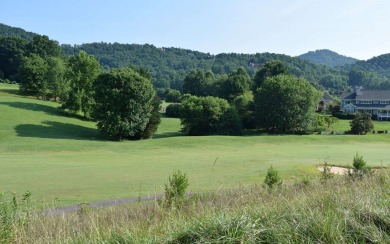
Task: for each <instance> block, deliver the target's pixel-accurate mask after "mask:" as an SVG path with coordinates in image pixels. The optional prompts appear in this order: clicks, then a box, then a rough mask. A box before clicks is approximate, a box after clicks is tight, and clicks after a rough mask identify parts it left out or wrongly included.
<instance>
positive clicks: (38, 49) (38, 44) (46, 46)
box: [27, 35, 65, 59]
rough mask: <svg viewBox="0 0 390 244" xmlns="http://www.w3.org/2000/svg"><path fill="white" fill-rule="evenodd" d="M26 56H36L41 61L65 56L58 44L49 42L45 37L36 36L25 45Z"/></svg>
mask: <svg viewBox="0 0 390 244" xmlns="http://www.w3.org/2000/svg"><path fill="white" fill-rule="evenodd" d="M27 52H28V54H36V55H38V56H40V57H41V58H43V59H46V58H48V57H62V58H64V57H65V55H64V53H63V52H62V49H61V47H60V46H59V45H58V42H56V41H53V40H50V39H49V37H47V36H40V35H36V36H34V38H33V39H32V41H31V42H29V43H28V45H27Z"/></svg>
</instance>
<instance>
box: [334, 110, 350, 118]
mask: <svg viewBox="0 0 390 244" xmlns="http://www.w3.org/2000/svg"><path fill="white" fill-rule="evenodd" d="M332 115H333V116H334V117H336V118H338V119H354V118H355V116H356V115H355V114H351V113H344V112H340V111H339V112H335V113H332Z"/></svg>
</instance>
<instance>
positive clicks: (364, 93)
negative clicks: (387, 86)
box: [341, 87, 390, 120]
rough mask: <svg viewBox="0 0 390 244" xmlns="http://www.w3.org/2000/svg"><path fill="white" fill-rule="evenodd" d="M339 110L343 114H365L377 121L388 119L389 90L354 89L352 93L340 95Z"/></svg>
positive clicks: (389, 108)
mask: <svg viewBox="0 0 390 244" xmlns="http://www.w3.org/2000/svg"><path fill="white" fill-rule="evenodd" d="M341 98H342V101H341V108H342V110H343V111H344V112H345V113H363V112H367V113H370V114H372V115H374V116H375V117H377V119H378V120H387V119H389V118H390V90H363V89H362V87H355V88H354V91H353V92H344V93H343V94H342V95H341Z"/></svg>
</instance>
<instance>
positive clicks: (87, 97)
mask: <svg viewBox="0 0 390 244" xmlns="http://www.w3.org/2000/svg"><path fill="white" fill-rule="evenodd" d="M99 72H100V65H99V63H98V62H97V61H96V59H95V58H94V57H93V56H91V55H88V54H87V53H86V52H84V51H80V53H79V54H78V55H76V56H71V57H70V58H69V60H68V71H67V79H68V80H69V82H70V84H69V86H70V88H69V93H68V96H67V97H66V99H65V100H64V101H62V108H63V109H68V110H69V111H71V112H73V113H77V112H79V111H82V112H83V114H84V117H88V116H89V115H90V113H91V112H92V106H93V103H94V101H93V82H94V80H95V79H96V77H97V76H98V75H99Z"/></svg>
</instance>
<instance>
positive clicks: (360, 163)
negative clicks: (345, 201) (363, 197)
mask: <svg viewBox="0 0 390 244" xmlns="http://www.w3.org/2000/svg"><path fill="white" fill-rule="evenodd" d="M366 164H367V163H366V161H365V160H364V159H363V156H359V154H358V153H356V155H355V157H354V158H353V164H352V166H353V169H352V170H348V175H349V176H352V177H354V178H356V177H360V178H363V177H364V176H365V175H370V174H371V173H372V170H371V168H370V167H368V166H367V165H366Z"/></svg>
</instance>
